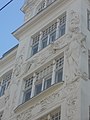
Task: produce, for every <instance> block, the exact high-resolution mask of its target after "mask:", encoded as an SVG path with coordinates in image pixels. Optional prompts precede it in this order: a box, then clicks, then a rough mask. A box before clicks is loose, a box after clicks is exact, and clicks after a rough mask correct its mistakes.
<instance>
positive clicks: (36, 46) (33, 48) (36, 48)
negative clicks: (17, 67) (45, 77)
mask: <svg viewBox="0 0 90 120" xmlns="http://www.w3.org/2000/svg"><path fill="white" fill-rule="evenodd" d="M37 52H38V44H36V45H33V47H32V55H34V54H36V53H37Z"/></svg>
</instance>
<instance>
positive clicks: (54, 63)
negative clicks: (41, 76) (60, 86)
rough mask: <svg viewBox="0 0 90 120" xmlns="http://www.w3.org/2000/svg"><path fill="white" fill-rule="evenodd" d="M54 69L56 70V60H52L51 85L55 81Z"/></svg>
mask: <svg viewBox="0 0 90 120" xmlns="http://www.w3.org/2000/svg"><path fill="white" fill-rule="evenodd" d="M55 70H56V61H55V60H53V73H52V83H51V85H53V84H54V83H55V73H56V72H55Z"/></svg>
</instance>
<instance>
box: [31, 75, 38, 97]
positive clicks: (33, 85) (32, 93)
mask: <svg viewBox="0 0 90 120" xmlns="http://www.w3.org/2000/svg"><path fill="white" fill-rule="evenodd" d="M36 79H37V77H36V73H34V74H33V83H32V90H31V98H32V97H33V96H34V93H35V82H36Z"/></svg>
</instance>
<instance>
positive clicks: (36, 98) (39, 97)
mask: <svg viewBox="0 0 90 120" xmlns="http://www.w3.org/2000/svg"><path fill="white" fill-rule="evenodd" d="M63 83H64V81H62V82H59V83H56V84H53V85H52V86H51V87H49V88H48V89H46V90H44V91H42V92H41V93H39V94H37V95H36V96H34V97H32V98H31V99H30V100H28V101H26V102H24V103H22V104H20V105H19V106H17V108H16V109H15V110H14V111H15V113H18V112H21V111H22V110H23V109H26V108H28V106H29V107H32V106H34V105H35V104H37V103H38V102H40V101H41V100H43V99H44V98H46V97H47V96H49V95H50V94H52V93H53V92H55V91H56V90H57V89H58V88H60V86H62V84H63Z"/></svg>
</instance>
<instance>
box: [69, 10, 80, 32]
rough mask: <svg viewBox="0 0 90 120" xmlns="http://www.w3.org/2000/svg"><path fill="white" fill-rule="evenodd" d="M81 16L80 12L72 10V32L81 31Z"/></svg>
mask: <svg viewBox="0 0 90 120" xmlns="http://www.w3.org/2000/svg"><path fill="white" fill-rule="evenodd" d="M79 24H80V17H79V14H78V13H77V12H75V11H74V10H71V13H70V31H71V32H72V33H78V32H79V31H80V27H79Z"/></svg>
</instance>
